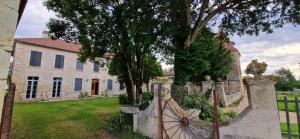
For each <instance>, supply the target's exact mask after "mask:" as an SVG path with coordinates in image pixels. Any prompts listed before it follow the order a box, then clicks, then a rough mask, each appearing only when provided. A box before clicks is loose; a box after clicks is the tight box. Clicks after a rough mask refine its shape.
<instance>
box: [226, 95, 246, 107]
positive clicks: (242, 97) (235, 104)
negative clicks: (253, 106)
mask: <svg viewBox="0 0 300 139" xmlns="http://www.w3.org/2000/svg"><path fill="white" fill-rule="evenodd" d="M243 99H244V96H241V97H240V98H239V99H238V100H236V101H234V102H233V103H231V104H230V105H229V107H237V106H239V105H240V103H241V102H242V100H243Z"/></svg>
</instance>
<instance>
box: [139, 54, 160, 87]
mask: <svg viewBox="0 0 300 139" xmlns="http://www.w3.org/2000/svg"><path fill="white" fill-rule="evenodd" d="M158 76H163V70H162V67H161V65H160V63H159V62H157V60H156V59H155V58H153V57H149V56H146V57H145V58H144V75H143V82H144V83H146V84H147V83H149V81H150V80H151V79H153V78H155V77H158Z"/></svg>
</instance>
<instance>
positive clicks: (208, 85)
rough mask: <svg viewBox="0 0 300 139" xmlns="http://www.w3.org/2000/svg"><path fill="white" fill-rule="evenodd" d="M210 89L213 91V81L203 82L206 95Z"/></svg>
mask: <svg viewBox="0 0 300 139" xmlns="http://www.w3.org/2000/svg"><path fill="white" fill-rule="evenodd" d="M209 89H213V81H202V93H203V94H205V93H206V92H207V91H208V90H209Z"/></svg>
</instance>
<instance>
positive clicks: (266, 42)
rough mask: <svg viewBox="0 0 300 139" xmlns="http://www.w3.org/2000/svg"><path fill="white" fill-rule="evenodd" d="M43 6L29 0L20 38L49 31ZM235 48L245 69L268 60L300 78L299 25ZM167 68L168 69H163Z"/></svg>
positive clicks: (241, 41) (237, 39)
mask: <svg viewBox="0 0 300 139" xmlns="http://www.w3.org/2000/svg"><path fill="white" fill-rule="evenodd" d="M54 15H55V14H54V13H53V12H49V11H48V10H47V9H46V8H45V7H43V5H42V0H29V1H28V4H27V6H26V9H25V11H24V14H23V16H22V19H21V22H20V24H19V26H18V29H17V32H16V37H17V38H20V37H22V38H32V37H35V38H39V37H41V36H42V31H43V30H45V29H46V23H47V21H48V20H49V18H51V17H55V16H54ZM231 39H232V41H234V42H235V47H236V48H237V49H238V50H239V51H240V53H241V55H242V57H241V66H242V70H243V71H244V69H245V68H246V66H247V64H248V63H249V62H250V61H251V60H252V59H258V60H259V61H265V62H266V63H267V64H268V65H269V66H268V69H267V73H268V74H271V73H273V72H274V71H275V70H277V69H279V68H281V67H284V68H289V69H290V70H291V71H292V72H293V73H294V75H296V77H297V79H299V78H300V67H299V64H298V63H299V62H300V26H297V27H294V26H292V25H287V26H285V27H284V28H281V29H276V30H275V31H274V33H272V34H264V33H261V34H260V35H259V36H242V37H239V36H231ZM164 67H165V66H164Z"/></svg>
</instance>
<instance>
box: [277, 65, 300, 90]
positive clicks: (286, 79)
mask: <svg viewBox="0 0 300 139" xmlns="http://www.w3.org/2000/svg"><path fill="white" fill-rule="evenodd" d="M275 76H276V78H277V83H276V85H275V88H276V90H278V91H292V90H293V88H294V87H296V88H297V87H300V81H297V80H296V79H295V77H294V75H293V73H292V72H291V71H290V70H289V69H285V68H281V69H279V70H277V71H275Z"/></svg>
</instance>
